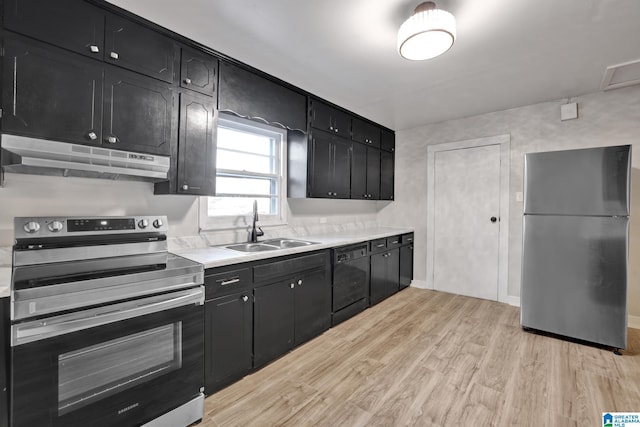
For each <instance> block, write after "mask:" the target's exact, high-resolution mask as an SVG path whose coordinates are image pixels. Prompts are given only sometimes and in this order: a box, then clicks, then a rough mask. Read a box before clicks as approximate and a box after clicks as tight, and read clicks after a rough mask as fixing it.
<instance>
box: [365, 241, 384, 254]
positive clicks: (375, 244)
mask: <svg viewBox="0 0 640 427" xmlns="http://www.w3.org/2000/svg"><path fill="white" fill-rule="evenodd" d="M385 249H387V239H386V238H385V239H376V240H372V241H371V242H369V251H370V252H371V253H374V252H380V251H384V250H385Z"/></svg>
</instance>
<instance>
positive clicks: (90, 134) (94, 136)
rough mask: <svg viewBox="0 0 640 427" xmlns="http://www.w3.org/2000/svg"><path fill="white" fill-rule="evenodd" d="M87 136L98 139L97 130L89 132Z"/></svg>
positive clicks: (93, 139)
mask: <svg viewBox="0 0 640 427" xmlns="http://www.w3.org/2000/svg"><path fill="white" fill-rule="evenodd" d="M87 136H88V137H89V139H90V140H92V141H95V140H96V139H98V135H96V133H95V132H89V133H88V134H87Z"/></svg>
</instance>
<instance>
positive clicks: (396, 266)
mask: <svg viewBox="0 0 640 427" xmlns="http://www.w3.org/2000/svg"><path fill="white" fill-rule="evenodd" d="M387 254H388V256H387V260H386V266H385V267H386V283H385V284H386V296H391V295H393V294H395V293H396V292H398V290H399V289H400V248H396V249H393V250H390V251H389V252H387Z"/></svg>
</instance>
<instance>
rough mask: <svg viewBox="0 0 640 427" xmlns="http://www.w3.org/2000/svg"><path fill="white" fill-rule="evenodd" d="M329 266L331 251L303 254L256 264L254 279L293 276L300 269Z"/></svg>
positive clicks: (259, 280) (258, 280)
mask: <svg viewBox="0 0 640 427" xmlns="http://www.w3.org/2000/svg"><path fill="white" fill-rule="evenodd" d="M328 266H329V251H325V252H321V253H317V254H313V255H303V256H299V257H295V258H290V259H287V260H283V261H276V262H270V263H268V264H263V265H258V266H255V267H253V280H254V281H255V282H265V281H268V280H272V279H275V278H279V277H284V276H287V277H288V276H292V275H294V274H295V273H298V272H300V271H305V270H311V269H314V268H320V267H328Z"/></svg>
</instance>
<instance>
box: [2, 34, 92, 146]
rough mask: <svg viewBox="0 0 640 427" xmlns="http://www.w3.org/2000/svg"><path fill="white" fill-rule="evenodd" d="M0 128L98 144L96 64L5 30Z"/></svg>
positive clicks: (25, 133)
mask: <svg viewBox="0 0 640 427" xmlns="http://www.w3.org/2000/svg"><path fill="white" fill-rule="evenodd" d="M4 49H5V56H4V61H3V76H4V84H3V85H2V104H3V105H2V107H3V113H4V114H3V118H2V130H3V132H8V133H17V134H21V135H27V136H33V137H36V138H47V139H52V140H58V141H65V142H74V143H80V144H90V145H100V143H101V123H102V64H101V63H99V62H94V61H87V60H84V58H82V57H79V56H77V55H75V54H73V53H71V52H67V51H65V50H62V49H57V48H53V47H51V46H47V45H44V44H42V43H39V42H36V41H34V40H30V39H27V38H22V37H18V36H14V35H8V34H5V38H4Z"/></svg>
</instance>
